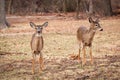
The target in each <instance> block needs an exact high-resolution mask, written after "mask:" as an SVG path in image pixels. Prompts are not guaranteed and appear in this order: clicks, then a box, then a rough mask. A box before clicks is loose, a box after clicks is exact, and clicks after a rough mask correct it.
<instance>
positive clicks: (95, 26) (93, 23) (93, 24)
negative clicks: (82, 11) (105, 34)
mask: <svg viewBox="0 0 120 80" xmlns="http://www.w3.org/2000/svg"><path fill="white" fill-rule="evenodd" d="M88 19H89V23H90V24H91V26H90V28H92V29H93V30H95V31H96V30H99V31H103V28H102V27H101V26H100V24H99V18H97V19H96V20H93V19H92V18H91V17H89V18H88Z"/></svg>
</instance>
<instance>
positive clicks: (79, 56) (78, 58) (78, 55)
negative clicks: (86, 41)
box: [78, 43, 81, 61]
mask: <svg viewBox="0 0 120 80" xmlns="http://www.w3.org/2000/svg"><path fill="white" fill-rule="evenodd" d="M80 53H81V43H79V53H78V61H80V59H81V58H80Z"/></svg>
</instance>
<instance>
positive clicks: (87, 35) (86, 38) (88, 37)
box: [77, 17, 103, 65]
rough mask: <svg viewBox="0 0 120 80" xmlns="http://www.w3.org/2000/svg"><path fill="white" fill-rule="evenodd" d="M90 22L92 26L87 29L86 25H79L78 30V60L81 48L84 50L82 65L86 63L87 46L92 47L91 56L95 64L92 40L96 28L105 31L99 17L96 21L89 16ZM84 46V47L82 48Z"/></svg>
mask: <svg viewBox="0 0 120 80" xmlns="http://www.w3.org/2000/svg"><path fill="white" fill-rule="evenodd" d="M89 23H90V27H89V29H87V28H86V27H79V28H78V30H77V39H78V41H79V54H78V57H77V58H78V60H80V52H81V49H82V51H83V60H82V65H84V64H85V63H86V58H85V57H86V50H85V48H86V46H88V47H89V49H90V57H91V64H93V56H92V41H93V38H94V35H95V32H96V30H98V29H99V30H100V31H103V28H101V26H100V24H99V20H98V18H97V19H96V20H95V21H94V20H93V19H92V18H91V17H89ZM81 47H82V48H81Z"/></svg>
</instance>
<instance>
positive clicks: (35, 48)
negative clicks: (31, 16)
mask: <svg viewBox="0 0 120 80" xmlns="http://www.w3.org/2000/svg"><path fill="white" fill-rule="evenodd" d="M47 25H48V22H45V23H44V24H42V25H36V24H34V23H33V22H30V26H31V27H32V28H34V29H35V30H36V32H35V33H34V34H33V36H32V40H31V43H30V44H31V49H32V56H33V60H32V73H33V74H34V72H35V58H36V55H39V64H40V69H39V71H41V70H42V69H43V56H42V52H41V50H42V49H43V43H44V42H43V37H42V30H43V28H44V27H47Z"/></svg>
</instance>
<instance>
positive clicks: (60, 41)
mask: <svg viewBox="0 0 120 80" xmlns="http://www.w3.org/2000/svg"><path fill="white" fill-rule="evenodd" d="M52 18H54V17H52ZM8 20H9V21H10V22H11V25H12V26H13V27H11V28H9V29H4V30H1V31H0V79H1V80H6V79H9V80H18V79H20V80H23V79H24V80H41V79H42V80H53V79H55V80H56V79H60V80H64V79H67V80H70V79H73V80H74V79H78V80H79V79H81V80H83V79H85V80H86V79H91V80H96V79H100V80H104V79H107V80H113V79H115V80H118V79H119V73H120V71H119V68H118V67H120V61H119V59H120V56H119V53H120V19H110V20H109V19H108V20H101V22H100V23H101V26H102V27H103V29H104V31H103V32H99V31H98V32H97V33H96V35H95V38H94V41H93V56H94V59H95V64H94V65H93V66H91V65H90V62H89V54H88V53H87V65H86V66H84V67H83V66H81V63H78V62H77V61H73V60H69V55H70V54H77V53H78V44H77V39H76V30H77V28H78V27H79V26H80V25H86V26H88V25H89V23H88V21H87V20H74V19H70V18H69V19H68V18H54V19H53V20H52V19H51V17H34V18H33V17H32V18H31V17H30V18H24V17H20V18H18V19H15V18H8ZM29 21H33V22H35V23H36V24H39V23H40V24H42V23H44V22H45V21H48V22H49V26H48V27H47V28H46V29H44V31H43V33H44V35H43V36H44V41H45V46H44V49H43V55H44V58H45V66H46V68H45V70H44V72H42V73H41V74H38V72H36V74H35V75H32V74H31V59H32V56H31V50H30V40H31V35H32V33H33V32H34V30H33V29H32V28H31V27H30V26H29ZM81 57H82V54H81ZM37 66H38V65H37ZM37 66H36V67H37ZM37 69H38V67H37ZM36 71H37V70H36ZM54 73H55V74H54Z"/></svg>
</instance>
